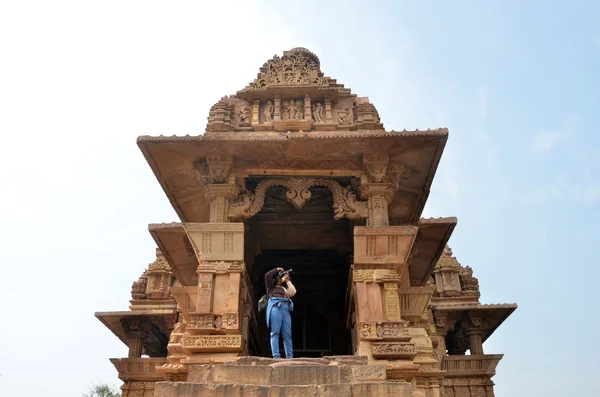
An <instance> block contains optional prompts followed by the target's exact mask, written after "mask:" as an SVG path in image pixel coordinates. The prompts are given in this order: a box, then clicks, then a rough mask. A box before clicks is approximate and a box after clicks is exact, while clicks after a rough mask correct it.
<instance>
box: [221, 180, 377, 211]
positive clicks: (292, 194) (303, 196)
mask: <svg viewBox="0 0 600 397" xmlns="http://www.w3.org/2000/svg"><path fill="white" fill-rule="evenodd" d="M275 186H283V187H285V188H287V192H286V194H285V196H286V199H287V201H288V202H290V203H291V204H292V205H293V206H294V207H295V208H298V209H300V208H302V207H303V206H304V205H305V204H306V202H307V201H308V200H309V199H310V198H311V196H312V194H311V192H310V189H311V188H313V187H316V186H321V187H326V188H328V189H329V190H330V191H331V195H332V196H333V217H334V219H335V220H339V219H342V218H348V219H366V218H367V217H368V209H367V202H366V201H359V200H357V199H356V194H355V193H354V192H353V191H352V189H351V187H350V186H347V187H342V186H341V185H340V184H339V183H338V182H336V181H334V180H331V179H318V178H285V179H266V180H263V181H261V182H259V183H258V185H257V186H256V189H255V190H254V192H252V191H249V190H246V189H244V192H243V193H241V194H240V195H239V196H238V197H237V199H236V200H235V201H234V202H233V203H232V205H231V206H230V207H229V218H230V219H248V218H251V217H253V216H254V215H256V214H257V213H258V212H260V210H261V209H262V208H263V206H264V205H265V193H266V192H267V190H269V189H270V188H272V187H275Z"/></svg>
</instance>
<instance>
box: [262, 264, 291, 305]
mask: <svg viewBox="0 0 600 397" xmlns="http://www.w3.org/2000/svg"><path fill="white" fill-rule="evenodd" d="M277 272H279V270H277V269H276V268H275V269H271V270H269V271H268V272H267V273H266V274H265V287H266V288H267V294H270V296H272V297H275V298H287V296H285V289H283V287H282V286H281V285H275V284H273V278H274V277H275V275H276V274H277ZM271 291H273V292H271Z"/></svg>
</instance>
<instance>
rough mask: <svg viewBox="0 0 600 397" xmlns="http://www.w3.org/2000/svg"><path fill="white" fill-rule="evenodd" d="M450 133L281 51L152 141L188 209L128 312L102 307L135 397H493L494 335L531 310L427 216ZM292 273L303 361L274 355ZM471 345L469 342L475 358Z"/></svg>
mask: <svg viewBox="0 0 600 397" xmlns="http://www.w3.org/2000/svg"><path fill="white" fill-rule="evenodd" d="M447 139H448V130H447V129H435V130H426V131H418V130H417V131H406V130H404V131H386V130H385V129H384V127H383V124H382V122H381V120H380V117H379V114H378V112H377V109H376V108H375V106H374V105H373V104H372V103H370V102H369V99H368V98H366V97H358V96H357V95H355V94H352V93H351V91H350V89H348V88H345V87H344V86H343V85H342V84H340V83H338V82H337V81H336V80H335V79H332V78H330V77H327V76H325V75H324V74H323V72H322V71H321V67H320V62H319V58H318V57H317V56H316V55H315V54H313V53H312V52H310V51H308V50H307V49H304V48H294V49H292V50H290V51H285V52H284V53H283V55H282V56H274V57H273V58H272V59H270V60H268V61H267V62H266V63H265V64H264V65H263V66H262V67H261V68H260V71H259V73H258V76H257V77H256V79H255V80H254V81H253V82H251V83H250V84H249V85H248V86H246V87H245V88H243V89H242V90H240V91H238V92H237V93H236V94H235V95H232V96H229V97H223V98H222V99H221V100H219V101H218V102H217V103H215V104H214V105H213V106H212V107H211V108H210V111H209V112H208V123H207V125H206V132H205V133H204V134H203V135H200V136H188V135H186V136H170V137H165V136H159V137H150V136H141V137H139V138H138V140H137V144H138V146H139V148H140V149H141V151H142V153H143V154H144V156H145V158H146V160H147V161H148V164H149V165H150V168H151V169H152V171H153V172H154V174H155V176H156V179H157V180H158V182H159V183H160V185H161V186H162V188H163V190H164V192H165V194H166V195H167V197H168V198H169V200H170V202H171V204H172V205H173V207H174V208H175V210H176V211H177V214H178V215H179V218H180V222H175V223H169V224H150V225H149V227H148V229H149V231H150V235H151V236H152V238H153V239H154V241H155V242H156V245H157V246H158V248H157V249H156V260H155V261H154V262H153V263H151V264H150V265H149V266H148V268H147V269H146V270H145V271H144V272H143V273H142V275H141V276H140V278H139V279H138V280H137V281H135V282H134V283H133V285H132V288H131V301H130V305H129V310H127V311H121V312H99V313H96V317H97V318H98V319H99V320H100V321H101V322H102V323H103V324H104V325H106V327H108V328H109V329H110V330H111V331H112V332H113V334H115V335H116V336H117V337H118V338H119V339H121V341H122V342H123V343H125V344H126V345H127V346H128V348H129V354H128V357H126V358H113V359H111V361H112V363H113V364H114V366H115V367H116V369H117V371H118V376H119V379H121V380H122V381H123V385H122V387H121V390H122V395H123V396H124V397H151V396H154V397H191V396H211V397H212V396H234V397H235V396H239V397H241V396H264V397H275V396H278V397H286V396H302V397H316V396H321V397H330V396H355V397H356V396H361V397H362V396H365V397H371V396H373V397H375V396H377V397H384V396H400V397H405V396H411V397H425V396H426V397H439V396H446V397H491V396H493V395H494V392H493V386H494V383H493V382H492V380H491V379H492V377H493V376H494V374H495V370H496V366H497V365H498V363H499V361H500V359H501V358H502V355H501V354H485V353H484V349H483V344H484V342H485V341H486V340H487V339H488V338H489V337H490V336H491V335H492V333H493V332H494V330H495V329H496V328H497V327H498V326H500V324H502V322H503V321H504V320H505V319H506V318H507V317H508V316H509V315H510V314H511V313H512V312H513V311H514V310H515V309H516V307H517V306H516V305H515V304H482V303H480V300H479V299H480V291H479V284H478V281H477V278H475V277H474V276H473V270H472V269H471V268H470V267H468V266H462V265H461V264H460V263H459V262H458V260H457V259H456V258H455V257H454V256H453V253H452V251H451V249H450V248H449V247H448V245H447V242H448V239H449V238H450V236H451V234H452V231H453V230H454V227H455V226H456V222H457V220H456V218H451V217H450V218H435V219H424V218H422V217H421V214H422V212H423V208H424V207H425V203H426V200H427V198H428V195H429V191H430V187H431V184H432V182H433V177H434V175H435V172H436V169H437V166H438V163H439V161H440V157H441V155H442V151H443V149H444V146H445V144H446V140H447ZM273 267H283V268H285V269H289V268H293V269H294V273H293V280H294V285H295V286H296V287H297V289H298V293H297V295H296V296H295V297H294V304H295V310H294V312H293V314H292V324H293V344H294V353H295V358H294V359H291V360H273V359H271V358H269V357H270V354H271V352H270V345H269V333H268V330H267V327H266V324H265V315H264V312H258V309H257V302H258V299H259V298H260V297H261V296H262V295H263V294H264V293H265V285H264V273H265V272H267V271H268V270H269V269H271V268H273ZM467 351H468V352H469V354H468V355H467V354H466V353H467Z"/></svg>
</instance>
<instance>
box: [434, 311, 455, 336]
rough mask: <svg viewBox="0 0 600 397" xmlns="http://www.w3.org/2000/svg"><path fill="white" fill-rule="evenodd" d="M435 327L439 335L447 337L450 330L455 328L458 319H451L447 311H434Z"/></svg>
mask: <svg viewBox="0 0 600 397" xmlns="http://www.w3.org/2000/svg"><path fill="white" fill-rule="evenodd" d="M433 319H434V321H435V328H436V332H437V334H438V335H440V336H441V337H446V335H447V334H448V332H450V331H452V330H453V329H454V326H455V325H456V320H453V319H449V318H448V315H447V314H446V313H434V314H433Z"/></svg>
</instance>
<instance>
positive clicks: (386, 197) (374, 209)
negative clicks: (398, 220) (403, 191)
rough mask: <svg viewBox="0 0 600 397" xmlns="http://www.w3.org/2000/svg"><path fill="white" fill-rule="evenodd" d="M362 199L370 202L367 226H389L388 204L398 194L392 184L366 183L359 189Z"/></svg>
mask: <svg viewBox="0 0 600 397" xmlns="http://www.w3.org/2000/svg"><path fill="white" fill-rule="evenodd" d="M359 192H360V195H361V198H362V199H363V200H364V199H367V200H368V210H369V218H368V219H367V226H389V225H390V219H389V215H388V204H389V203H391V201H392V199H393V198H394V193H395V192H396V186H395V185H394V184H391V183H364V184H361V185H360V187H359Z"/></svg>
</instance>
